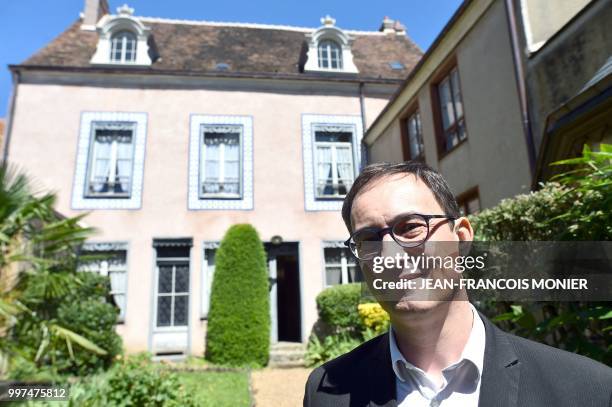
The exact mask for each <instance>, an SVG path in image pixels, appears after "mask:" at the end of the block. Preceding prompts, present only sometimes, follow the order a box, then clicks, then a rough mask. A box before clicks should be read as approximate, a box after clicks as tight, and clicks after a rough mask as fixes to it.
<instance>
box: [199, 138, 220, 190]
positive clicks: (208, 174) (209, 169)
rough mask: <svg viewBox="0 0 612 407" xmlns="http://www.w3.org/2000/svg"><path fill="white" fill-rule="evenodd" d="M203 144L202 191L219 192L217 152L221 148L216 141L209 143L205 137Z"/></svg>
mask: <svg viewBox="0 0 612 407" xmlns="http://www.w3.org/2000/svg"><path fill="white" fill-rule="evenodd" d="M204 144H205V145H206V147H205V151H206V155H205V156H204V179H203V183H204V184H203V186H202V188H203V191H202V192H204V193H215V192H219V159H220V157H219V152H220V150H221V148H220V146H219V144H217V143H210V142H209V139H205V140H204Z"/></svg>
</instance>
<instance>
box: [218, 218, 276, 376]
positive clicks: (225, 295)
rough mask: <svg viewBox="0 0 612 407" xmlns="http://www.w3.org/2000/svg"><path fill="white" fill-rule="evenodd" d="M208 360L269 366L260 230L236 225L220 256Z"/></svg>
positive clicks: (265, 274) (267, 310)
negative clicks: (258, 232)
mask: <svg viewBox="0 0 612 407" xmlns="http://www.w3.org/2000/svg"><path fill="white" fill-rule="evenodd" d="M215 260H216V267H215V275H214V279H213V284H212V292H211V298H210V311H209V316H208V329H207V335H206V336H207V338H206V358H207V359H208V360H210V361H211V362H213V363H217V364H224V365H234V366H242V365H250V366H264V365H265V364H266V363H267V362H268V356H269V346H270V305H269V292H268V286H269V283H268V269H267V266H266V253H265V250H264V247H263V244H262V243H261V240H260V239H259V235H258V234H257V231H256V230H255V229H254V228H253V227H252V226H251V225H248V224H241V225H234V226H232V227H231V228H229V230H228V231H227V233H226V234H225V237H224V238H223V240H222V241H221V245H220V246H219V249H218V250H217V254H216V257H215Z"/></svg>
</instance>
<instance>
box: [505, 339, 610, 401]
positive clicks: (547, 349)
mask: <svg viewBox="0 0 612 407" xmlns="http://www.w3.org/2000/svg"><path fill="white" fill-rule="evenodd" d="M505 335H506V338H507V339H508V341H509V342H510V344H511V346H512V348H513V349H514V351H515V352H516V355H517V357H518V360H519V362H520V363H521V364H523V365H525V366H527V367H528V369H525V371H527V372H530V374H532V375H533V376H534V378H539V379H544V378H545V377H552V378H555V381H557V382H558V380H557V378H558V376H563V378H564V380H563V382H568V383H572V384H573V385H574V386H576V387H582V386H581V385H585V386H588V387H590V388H592V387H593V386H596V387H599V386H601V387H602V388H605V389H608V390H611V391H612V368H610V367H608V366H606V365H604V364H603V363H600V362H597V361H595V360H593V359H590V358H587V357H585V356H582V355H578V354H576V353H572V352H568V351H565V350H562V349H558V348H554V347H552V346H548V345H545V344H542V343H539V342H535V341H532V340H530V339H525V338H522V337H519V336H516V335H512V334H509V333H505Z"/></svg>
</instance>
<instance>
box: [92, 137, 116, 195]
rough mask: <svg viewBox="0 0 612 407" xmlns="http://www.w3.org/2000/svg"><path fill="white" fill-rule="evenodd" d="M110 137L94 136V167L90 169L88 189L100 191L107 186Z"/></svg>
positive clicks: (109, 163) (110, 146)
mask: <svg viewBox="0 0 612 407" xmlns="http://www.w3.org/2000/svg"><path fill="white" fill-rule="evenodd" d="M111 148H112V139H111V138H108V137H96V140H95V145H94V157H95V162H94V168H93V171H92V179H91V181H92V183H91V186H90V189H92V190H93V191H94V192H101V191H102V190H103V189H104V187H105V186H106V187H107V184H108V181H109V179H108V177H109V175H110V165H111V162H110V161H111Z"/></svg>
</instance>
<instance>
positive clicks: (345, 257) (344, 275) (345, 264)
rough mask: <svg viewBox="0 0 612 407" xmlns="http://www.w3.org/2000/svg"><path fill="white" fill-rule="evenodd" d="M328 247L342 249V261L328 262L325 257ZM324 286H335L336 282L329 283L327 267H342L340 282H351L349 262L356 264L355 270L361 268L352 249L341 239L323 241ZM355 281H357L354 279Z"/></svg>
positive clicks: (341, 283)
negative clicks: (351, 251)
mask: <svg viewBox="0 0 612 407" xmlns="http://www.w3.org/2000/svg"><path fill="white" fill-rule="evenodd" d="M326 249H341V251H340V263H339V264H337V263H328V262H327V258H326V257H325V251H326ZM322 255H323V286H324V287H325V288H327V287H333V286H334V285H336V284H328V283H327V269H328V268H331V267H340V284H339V285H343V284H350V283H351V281H349V263H350V264H351V265H354V266H355V271H356V272H357V270H358V268H359V263H358V261H357V259H355V258H354V257H353V256H352V255H351V253H350V250H349V249H348V248H347V247H346V246H344V243H343V242H341V241H324V242H323V253H322ZM353 282H355V281H353Z"/></svg>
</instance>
